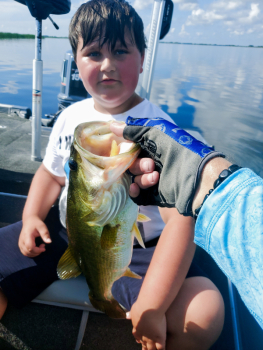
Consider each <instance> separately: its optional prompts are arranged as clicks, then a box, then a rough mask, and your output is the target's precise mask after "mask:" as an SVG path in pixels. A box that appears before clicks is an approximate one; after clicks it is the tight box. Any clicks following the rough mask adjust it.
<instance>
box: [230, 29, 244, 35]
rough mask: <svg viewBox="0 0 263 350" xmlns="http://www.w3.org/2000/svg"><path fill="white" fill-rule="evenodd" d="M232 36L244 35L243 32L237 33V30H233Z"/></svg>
mask: <svg viewBox="0 0 263 350" xmlns="http://www.w3.org/2000/svg"><path fill="white" fill-rule="evenodd" d="M231 33H232V34H235V35H244V32H243V31H238V30H234V31H233V32H231Z"/></svg>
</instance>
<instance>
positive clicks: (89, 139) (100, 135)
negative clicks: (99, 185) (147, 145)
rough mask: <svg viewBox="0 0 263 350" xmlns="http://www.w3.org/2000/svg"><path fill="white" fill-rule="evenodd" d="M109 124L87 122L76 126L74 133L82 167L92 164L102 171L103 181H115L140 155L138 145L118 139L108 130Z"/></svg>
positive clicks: (74, 144)
mask: <svg viewBox="0 0 263 350" xmlns="http://www.w3.org/2000/svg"><path fill="white" fill-rule="evenodd" d="M110 124H111V122H88V123H82V124H80V125H78V126H77V128H76V129H75V132H74V143H73V146H74V147H75V149H76V151H77V152H78V153H79V154H80V156H81V158H82V167H84V168H88V167H89V165H88V164H87V162H88V163H89V164H90V163H91V164H93V165H94V166H96V167H97V168H99V169H103V170H104V175H103V176H104V180H105V181H108V180H109V182H112V181H116V180H117V178H118V177H119V176H120V175H121V174H122V173H124V172H125V171H126V170H127V169H128V168H129V167H130V166H131V164H132V163H133V162H134V160H135V159H136V158H137V156H138V155H139V153H140V145H139V144H136V143H133V142H130V141H127V140H125V139H124V138H122V137H118V136H116V135H115V134H113V133H112V132H111V130H110Z"/></svg>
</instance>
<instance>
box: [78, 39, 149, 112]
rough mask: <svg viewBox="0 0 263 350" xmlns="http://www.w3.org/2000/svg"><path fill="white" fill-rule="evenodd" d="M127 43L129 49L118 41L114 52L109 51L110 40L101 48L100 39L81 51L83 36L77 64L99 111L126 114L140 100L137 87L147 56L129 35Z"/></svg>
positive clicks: (80, 40) (79, 45) (79, 46)
mask: <svg viewBox="0 0 263 350" xmlns="http://www.w3.org/2000/svg"><path fill="white" fill-rule="evenodd" d="M125 42H126V44H127V48H125V47H124V46H122V45H121V43H120V42H117V43H116V46H115V48H114V50H113V51H110V50H109V48H108V44H107V43H106V44H104V45H103V46H102V48H99V42H98V41H94V42H92V43H91V44H89V45H87V46H85V47H84V48H83V49H82V50H81V48H82V46H83V39H82V38H81V37H80V38H79V44H78V48H77V55H76V63H77V66H78V70H79V74H80V76H81V79H82V81H83V84H84V86H85V88H86V90H87V91H88V92H89V93H90V95H91V96H92V97H93V99H94V104H95V108H96V109H97V110H98V111H99V112H102V113H111V114H118V113H123V112H125V111H126V110H128V109H130V108H132V107H133V106H135V105H136V104H137V103H138V102H139V101H138V96H137V95H136V94H135V88H136V86H137V83H138V79H139V74H140V73H141V72H142V66H143V59H144V56H142V55H141V54H140V52H139V50H138V49H137V47H136V45H133V44H132V43H131V41H130V40H129V37H128V36H127V35H126V36H125Z"/></svg>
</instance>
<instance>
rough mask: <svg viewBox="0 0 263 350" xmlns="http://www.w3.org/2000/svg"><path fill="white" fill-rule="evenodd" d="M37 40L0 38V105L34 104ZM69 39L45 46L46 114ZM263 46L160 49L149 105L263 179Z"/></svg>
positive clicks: (54, 103)
mask: <svg viewBox="0 0 263 350" xmlns="http://www.w3.org/2000/svg"><path fill="white" fill-rule="evenodd" d="M34 45H35V44H34V40H21V39H20V40H1V41H0V103H5V104H15V105H22V106H28V107H31V103H32V102H31V96H32V61H33V59H34V55H35V53H34V50H35V46H34ZM69 48H70V47H69V43H68V41H67V40H66V39H44V40H43V44H42V60H43V65H44V68H43V69H44V72H43V73H44V75H43V114H45V113H54V112H56V111H57V105H58V102H57V95H58V93H59V90H60V69H61V64H62V60H63V58H64V53H65V52H66V51H67V50H69ZM262 62H263V49H257V48H241V47H217V46H197V45H175V44H160V45H159V49H158V56H157V60H156V66H155V74H154V79H153V85H152V92H151V98H150V100H151V101H152V102H153V103H155V104H157V105H158V106H160V107H161V108H162V109H163V110H164V111H165V112H167V113H168V114H169V115H170V116H171V117H172V118H173V119H174V120H175V122H176V123H177V124H178V125H179V126H182V127H191V128H194V129H196V130H198V131H200V133H201V134H202V135H203V136H204V138H205V139H206V140H207V142H208V143H209V144H211V145H214V146H215V147H216V149H218V150H222V151H223V152H225V153H226V154H227V155H228V156H229V157H230V158H231V160H232V161H233V162H236V163H238V164H239V165H241V166H248V167H250V168H252V169H253V170H254V171H255V172H256V173H258V174H259V175H261V176H263V65H262Z"/></svg>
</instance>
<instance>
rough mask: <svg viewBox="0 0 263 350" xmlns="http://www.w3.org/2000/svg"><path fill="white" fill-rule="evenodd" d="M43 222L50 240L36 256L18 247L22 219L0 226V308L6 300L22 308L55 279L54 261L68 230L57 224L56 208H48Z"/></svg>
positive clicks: (65, 246) (58, 257)
mask: <svg viewBox="0 0 263 350" xmlns="http://www.w3.org/2000/svg"><path fill="white" fill-rule="evenodd" d="M45 223H46V225H47V227H48V229H49V232H50V235H51V239H52V243H50V244H47V245H46V251H45V252H44V253H41V254H40V255H38V256H37V257H35V258H28V257H26V256H24V255H23V254H22V253H21V252H20V250H19V247H18V238H19V235H20V232H21V228H22V222H18V223H15V224H12V225H9V226H6V227H3V228H1V229H0V290H1V291H2V294H1V297H2V298H1V299H0V310H2V312H3V313H4V311H5V308H6V302H5V300H6V299H7V300H8V303H10V304H12V305H14V306H16V307H18V308H21V307H23V306H24V305H26V304H27V303H29V302H30V301H31V300H33V299H34V298H35V297H36V296H37V295H39V294H40V293H41V292H42V291H43V290H44V289H46V288H47V287H48V286H49V285H50V284H51V283H53V282H54V281H55V280H57V279H58V277H57V272H56V269H57V265H58V262H59V259H60V257H61V256H62V255H63V253H64V252H65V250H66V249H67V246H68V240H67V233H66V230H65V228H64V227H62V225H61V224H60V221H59V217H58V211H57V208H56V207H54V208H52V209H51V211H50V213H49V215H48V217H47V219H46V220H45Z"/></svg>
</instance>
